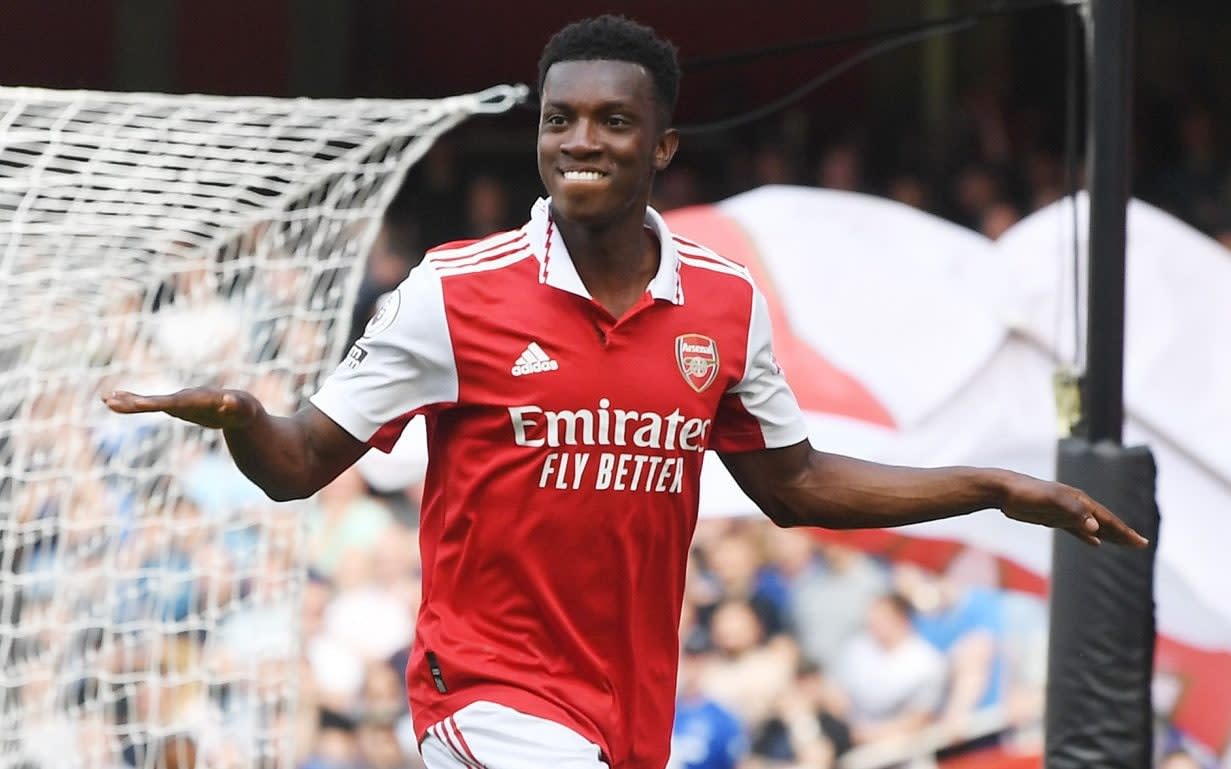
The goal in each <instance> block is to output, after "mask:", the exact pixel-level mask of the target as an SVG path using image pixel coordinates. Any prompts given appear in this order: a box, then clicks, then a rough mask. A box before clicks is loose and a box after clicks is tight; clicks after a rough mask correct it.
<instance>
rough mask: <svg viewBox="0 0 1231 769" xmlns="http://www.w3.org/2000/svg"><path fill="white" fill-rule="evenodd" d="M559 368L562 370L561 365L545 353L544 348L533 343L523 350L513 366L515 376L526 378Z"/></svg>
mask: <svg viewBox="0 0 1231 769" xmlns="http://www.w3.org/2000/svg"><path fill="white" fill-rule="evenodd" d="M558 368H560V364H559V363H556V362H555V361H554V360H552V359H551V358H550V357H549V356H548V355H547V353H545V352H543V348H542V347H539V343H538V342H531V343H530V344H528V345H526V349H525V350H522V353H521V355H518V356H517V362H516V363H514V364H513V369H512V370H513V376H525V375H526V374H539V373H542V372H544V371H555V370H556V369H558Z"/></svg>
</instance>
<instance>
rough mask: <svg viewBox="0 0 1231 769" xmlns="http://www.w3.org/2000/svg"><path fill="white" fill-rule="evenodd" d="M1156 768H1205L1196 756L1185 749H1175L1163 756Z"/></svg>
mask: <svg viewBox="0 0 1231 769" xmlns="http://www.w3.org/2000/svg"><path fill="white" fill-rule="evenodd" d="M1158 769H1205V767H1204V766H1202V764H1201V762H1200V761H1198V760H1197V758H1196V756H1194V755H1193V754H1192V753H1189V752H1188V751H1186V750H1175V751H1172V752H1170V753H1168V754H1167V755H1165V756H1163V757H1162V759H1161V760H1160V761H1159V762H1158Z"/></svg>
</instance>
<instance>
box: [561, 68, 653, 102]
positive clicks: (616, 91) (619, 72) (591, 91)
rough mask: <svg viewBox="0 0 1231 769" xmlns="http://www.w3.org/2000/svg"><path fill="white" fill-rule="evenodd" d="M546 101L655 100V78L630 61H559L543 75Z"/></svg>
mask: <svg viewBox="0 0 1231 769" xmlns="http://www.w3.org/2000/svg"><path fill="white" fill-rule="evenodd" d="M542 100H543V103H545V104H546V103H548V102H552V103H559V104H576V105H580V104H585V103H590V102H593V103H604V102H613V101H618V102H625V103H630V104H631V103H637V102H645V103H647V104H652V103H653V101H654V78H653V77H651V76H650V73H649V72H648V71H647V70H646V68H645V67H643V66H641V65H640V64H635V63H633V62H631V61H616V60H612V59H593V60H581V61H558V62H556V63H555V64H553V65H551V68H550V69H548V70H547V75H546V76H545V77H544V78H543V93H542Z"/></svg>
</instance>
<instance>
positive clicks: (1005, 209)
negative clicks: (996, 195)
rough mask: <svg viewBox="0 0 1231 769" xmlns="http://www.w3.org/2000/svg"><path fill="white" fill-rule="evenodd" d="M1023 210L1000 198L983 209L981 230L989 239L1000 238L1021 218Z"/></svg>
mask: <svg viewBox="0 0 1231 769" xmlns="http://www.w3.org/2000/svg"><path fill="white" fill-rule="evenodd" d="M1021 218H1022V217H1021V212H1020V211H1018V210H1017V206H1015V205H1013V204H1012V203H1009V202H1007V201H1004V200H998V201H996V202H994V203H992V204H991V205H989V206H987V207H986V208H984V209H983V215H982V217H981V218H980V220H979V232H982V233H983V235H984V236H985V237H987V238H988V239H989V240H1000V236H1001V235H1003V234H1005V233H1006V232H1008V230H1009V228H1010V227H1012V226H1013V225H1015V224H1017V223H1018V222H1019V221H1020V220H1021Z"/></svg>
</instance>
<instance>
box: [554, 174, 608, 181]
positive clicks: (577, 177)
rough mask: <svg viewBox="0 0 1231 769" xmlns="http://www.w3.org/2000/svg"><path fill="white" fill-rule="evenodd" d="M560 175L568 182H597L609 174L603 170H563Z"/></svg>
mask: <svg viewBox="0 0 1231 769" xmlns="http://www.w3.org/2000/svg"><path fill="white" fill-rule="evenodd" d="M560 175H561V176H563V177H564V180H565V181H568V182H597V181H599V180H600V179H603V178H604V177H606V176H607V174H605V173H603V172H602V171H561V172H560Z"/></svg>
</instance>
